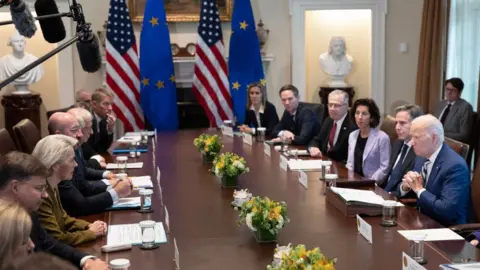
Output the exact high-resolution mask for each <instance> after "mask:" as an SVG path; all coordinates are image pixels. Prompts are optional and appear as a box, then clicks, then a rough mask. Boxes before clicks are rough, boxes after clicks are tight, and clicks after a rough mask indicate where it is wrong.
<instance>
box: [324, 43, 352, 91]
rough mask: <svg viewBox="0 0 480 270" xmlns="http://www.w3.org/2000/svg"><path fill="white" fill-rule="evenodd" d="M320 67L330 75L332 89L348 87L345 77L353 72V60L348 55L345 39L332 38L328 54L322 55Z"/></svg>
mask: <svg viewBox="0 0 480 270" xmlns="http://www.w3.org/2000/svg"><path fill="white" fill-rule="evenodd" d="M320 66H321V67H322V70H323V72H325V73H326V74H328V75H330V77H331V80H330V82H329V84H328V86H330V87H347V86H348V85H347V84H346V83H345V77H346V76H347V75H348V74H349V73H350V72H351V71H352V67H353V58H352V57H351V56H350V55H347V46H346V43H345V38H344V37H332V38H331V39H330V45H329V47H328V52H325V53H323V54H321V55H320Z"/></svg>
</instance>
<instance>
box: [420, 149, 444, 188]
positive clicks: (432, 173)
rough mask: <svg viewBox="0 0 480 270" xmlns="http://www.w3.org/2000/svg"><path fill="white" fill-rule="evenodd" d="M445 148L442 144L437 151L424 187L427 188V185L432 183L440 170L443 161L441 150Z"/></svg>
mask: <svg viewBox="0 0 480 270" xmlns="http://www.w3.org/2000/svg"><path fill="white" fill-rule="evenodd" d="M444 150H445V148H444V146H442V150H440V152H439V153H438V156H437V158H436V159H435V163H434V164H433V166H432V170H431V171H430V175H429V176H428V181H427V185H426V186H425V188H426V189H428V188H427V187H428V186H431V185H432V182H434V181H435V180H436V178H437V174H438V171H439V170H440V166H442V163H443V151H444Z"/></svg>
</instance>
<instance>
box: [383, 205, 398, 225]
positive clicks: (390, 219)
mask: <svg viewBox="0 0 480 270" xmlns="http://www.w3.org/2000/svg"><path fill="white" fill-rule="evenodd" d="M396 210H397V202H396V201H392V200H387V201H385V202H384V203H383V209H382V223H381V225H382V226H384V227H393V226H397V221H396V216H397V214H396Z"/></svg>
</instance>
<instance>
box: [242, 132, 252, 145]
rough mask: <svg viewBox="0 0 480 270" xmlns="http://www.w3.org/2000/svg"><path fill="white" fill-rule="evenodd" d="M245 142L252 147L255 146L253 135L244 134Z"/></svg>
mask: <svg viewBox="0 0 480 270" xmlns="http://www.w3.org/2000/svg"><path fill="white" fill-rule="evenodd" d="M243 142H244V143H246V144H248V145H252V144H253V137H252V135H251V134H248V133H243Z"/></svg>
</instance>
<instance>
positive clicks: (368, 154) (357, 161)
mask: <svg viewBox="0 0 480 270" xmlns="http://www.w3.org/2000/svg"><path fill="white" fill-rule="evenodd" d="M350 114H351V117H352V118H353V119H355V123H356V124H357V126H358V129H357V130H355V131H353V132H352V133H350V136H349V138H348V159H347V168H348V169H350V170H353V171H354V172H356V173H358V174H360V175H361V176H364V177H365V178H367V179H372V180H380V179H383V178H385V176H386V175H387V173H388V164H389V160H390V138H389V137H388V135H387V134H386V133H385V132H383V131H381V130H379V129H377V127H378V125H379V124H380V111H379V109H378V106H377V104H375V101H374V100H373V99H370V98H364V99H358V100H357V101H355V103H354V104H353V107H352V109H351V112H350Z"/></svg>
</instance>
